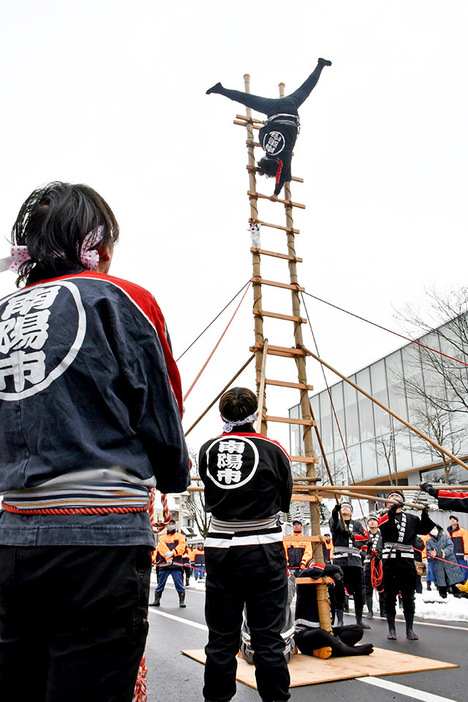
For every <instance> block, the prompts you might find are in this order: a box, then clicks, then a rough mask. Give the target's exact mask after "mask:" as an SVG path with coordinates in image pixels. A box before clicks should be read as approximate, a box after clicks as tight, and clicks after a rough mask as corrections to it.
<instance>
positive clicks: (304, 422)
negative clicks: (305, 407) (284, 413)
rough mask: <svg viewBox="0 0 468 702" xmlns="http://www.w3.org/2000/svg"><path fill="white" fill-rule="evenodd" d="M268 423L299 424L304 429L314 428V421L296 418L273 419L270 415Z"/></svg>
mask: <svg viewBox="0 0 468 702" xmlns="http://www.w3.org/2000/svg"><path fill="white" fill-rule="evenodd" d="M267 421H268V422H278V423H279V424H298V425H299V426H302V427H313V426H314V421H313V420H312V419H296V418H295V417H273V416H270V415H268V417H267Z"/></svg>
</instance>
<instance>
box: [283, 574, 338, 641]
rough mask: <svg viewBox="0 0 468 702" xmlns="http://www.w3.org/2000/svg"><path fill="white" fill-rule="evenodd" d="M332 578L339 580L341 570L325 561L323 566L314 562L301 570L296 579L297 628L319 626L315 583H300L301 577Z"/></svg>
mask: <svg viewBox="0 0 468 702" xmlns="http://www.w3.org/2000/svg"><path fill="white" fill-rule="evenodd" d="M326 577H329V578H333V579H334V580H335V579H336V580H339V579H341V578H342V577H343V571H342V570H341V568H340V567H339V566H337V565H332V564H331V563H327V564H326V565H325V566H323V565H320V564H315V565H314V566H312V567H311V568H305V569H304V570H301V572H300V573H298V575H297V579H296V584H297V587H296V594H297V598H296V614H295V617H294V618H295V624H296V626H297V627H299V628H304V627H305V628H308V627H312V628H318V627H320V618H319V611H318V604H317V590H316V587H317V586H316V585H313V584H307V585H301V584H300V582H299V581H300V579H301V578H314V579H317V578H326Z"/></svg>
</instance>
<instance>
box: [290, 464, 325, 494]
mask: <svg viewBox="0 0 468 702" xmlns="http://www.w3.org/2000/svg"><path fill="white" fill-rule="evenodd" d="M289 458H290V459H291V463H320V458H317V457H316V456H289ZM304 487H305V489H306V490H308V487H307V486H306V485H304Z"/></svg>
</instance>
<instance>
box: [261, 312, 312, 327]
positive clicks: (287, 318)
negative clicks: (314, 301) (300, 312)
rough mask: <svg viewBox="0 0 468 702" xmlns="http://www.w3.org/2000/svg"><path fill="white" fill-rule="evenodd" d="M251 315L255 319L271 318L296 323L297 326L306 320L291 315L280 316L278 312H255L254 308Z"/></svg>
mask: <svg viewBox="0 0 468 702" xmlns="http://www.w3.org/2000/svg"><path fill="white" fill-rule="evenodd" d="M253 313H254V315H255V316H256V317H272V318H273V319H284V320H285V321H287V322H296V323H297V324H306V323H307V319H305V318H304V317H297V316H296V315H293V314H280V313H279V312H266V311H265V310H257V309H255V308H254V310H253Z"/></svg>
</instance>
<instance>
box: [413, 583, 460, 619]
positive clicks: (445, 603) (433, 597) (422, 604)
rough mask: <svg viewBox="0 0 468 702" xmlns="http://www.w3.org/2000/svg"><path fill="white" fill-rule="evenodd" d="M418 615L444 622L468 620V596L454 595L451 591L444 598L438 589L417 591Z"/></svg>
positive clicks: (421, 617) (422, 617)
mask: <svg viewBox="0 0 468 702" xmlns="http://www.w3.org/2000/svg"><path fill="white" fill-rule="evenodd" d="M416 617H419V618H420V619H439V620H441V621H444V622H468V598H464V597H463V598H461V597H460V598H458V597H454V596H453V595H451V594H450V593H449V594H448V595H447V599H446V600H444V599H442V597H441V596H440V595H439V593H438V592H437V591H435V592H434V590H430V591H429V592H427V591H426V590H424V592H423V594H422V595H418V594H417V593H416Z"/></svg>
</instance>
